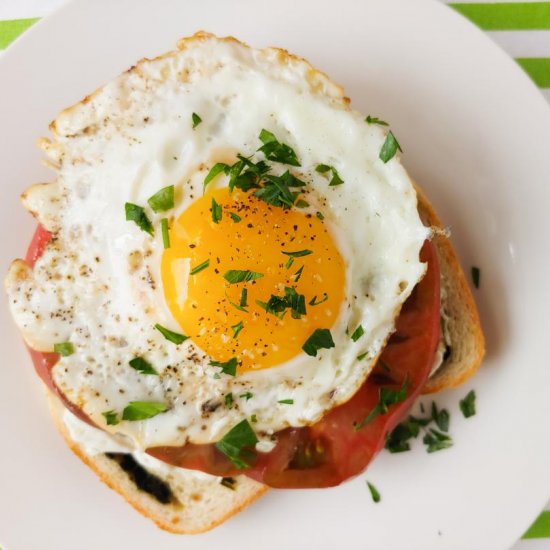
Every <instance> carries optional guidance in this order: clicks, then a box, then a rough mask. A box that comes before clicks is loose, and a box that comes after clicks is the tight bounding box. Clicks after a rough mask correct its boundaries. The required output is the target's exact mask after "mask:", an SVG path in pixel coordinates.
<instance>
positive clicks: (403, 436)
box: [386, 415, 431, 453]
mask: <svg viewBox="0 0 550 550" xmlns="http://www.w3.org/2000/svg"><path fill="white" fill-rule="evenodd" d="M430 422H431V419H430V418H416V417H415V416H412V415H411V416H409V418H407V420H405V421H403V422H401V424H398V425H397V426H396V427H395V429H393V430H392V431H391V432H390V433H389V434H388V435H387V437H386V449H388V451H390V453H402V452H405V451H410V450H411V446H410V443H409V440H410V439H414V438H416V437H418V434H419V433H420V428H421V427H424V426H427V425H428V424H429V423H430Z"/></svg>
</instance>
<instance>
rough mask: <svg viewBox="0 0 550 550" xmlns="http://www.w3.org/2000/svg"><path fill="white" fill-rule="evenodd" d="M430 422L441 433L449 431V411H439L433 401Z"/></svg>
mask: <svg viewBox="0 0 550 550" xmlns="http://www.w3.org/2000/svg"><path fill="white" fill-rule="evenodd" d="M432 420H433V421H434V422H435V423H436V425H437V427H438V428H439V429H440V430H441V431H442V432H448V431H449V423H450V420H451V417H450V415H449V411H448V410H447V409H441V410H439V409H438V408H437V405H436V403H435V401H433V402H432Z"/></svg>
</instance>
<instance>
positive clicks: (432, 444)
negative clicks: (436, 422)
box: [422, 428, 453, 453]
mask: <svg viewBox="0 0 550 550" xmlns="http://www.w3.org/2000/svg"><path fill="white" fill-rule="evenodd" d="M422 442H423V443H424V444H425V445H426V450H427V451H428V453H435V452H436V451H442V450H443V449H448V448H449V447H452V446H453V440H452V439H451V438H450V436H448V435H447V434H444V433H442V432H440V431H438V430H435V429H434V428H430V429H429V432H428V433H427V434H426V435H425V436H424V438H423V439H422Z"/></svg>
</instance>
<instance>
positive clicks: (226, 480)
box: [220, 477, 237, 491]
mask: <svg viewBox="0 0 550 550" xmlns="http://www.w3.org/2000/svg"><path fill="white" fill-rule="evenodd" d="M220 484H221V485H223V486H224V487H227V488H228V489H231V490H232V491H234V490H235V487H236V485H237V480H236V479H235V478H233V477H222V480H221V481H220Z"/></svg>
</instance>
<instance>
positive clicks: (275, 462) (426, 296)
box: [147, 242, 440, 488]
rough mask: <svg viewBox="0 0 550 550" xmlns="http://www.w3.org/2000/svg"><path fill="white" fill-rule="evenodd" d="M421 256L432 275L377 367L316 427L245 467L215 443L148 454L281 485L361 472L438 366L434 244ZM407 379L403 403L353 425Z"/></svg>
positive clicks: (336, 479)
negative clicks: (384, 391)
mask: <svg viewBox="0 0 550 550" xmlns="http://www.w3.org/2000/svg"><path fill="white" fill-rule="evenodd" d="M420 257H421V259H422V261H424V262H427V263H428V269H427V273H426V275H425V277H424V278H423V279H422V281H421V282H420V283H419V284H418V285H417V286H416V288H415V289H414V291H413V293H412V294H411V296H410V297H409V299H408V300H407V301H406V302H405V304H404V305H403V308H402V310H401V313H400V315H399V317H398V318H397V321H396V331H395V332H394V334H393V335H392V336H391V337H390V339H389V341H388V344H387V346H386V348H385V349H384V351H383V353H382V355H381V357H380V360H379V361H378V364H377V366H376V368H375V370H374V372H373V373H372V374H371V375H370V376H369V378H368V379H367V381H366V382H365V383H364V384H363V385H362V386H361V388H360V389H359V390H358V391H357V393H356V394H355V395H354V396H353V397H352V398H351V399H350V400H349V401H348V402H347V403H344V404H343V405H340V406H338V407H336V408H334V409H333V410H331V411H330V412H329V413H327V414H326V415H325V416H324V417H323V418H322V419H321V420H320V421H319V422H317V423H316V424H314V425H312V426H308V427H305V428H292V429H286V430H283V431H281V432H279V433H278V434H277V445H276V446H275V448H274V449H273V450H272V451H271V452H269V453H258V456H257V460H256V462H255V463H254V464H253V465H252V466H251V467H250V468H247V469H246V470H239V469H236V468H235V466H233V464H232V463H231V462H230V461H229V460H228V459H227V458H226V457H225V456H224V455H223V454H222V453H221V452H219V451H218V450H217V449H216V448H215V447H214V445H194V444H187V445H185V446H183V447H155V448H152V449H148V451H147V452H148V453H149V454H151V455H152V456H154V457H156V458H159V459H161V460H163V461H165V462H168V463H170V464H173V465H175V466H181V467H185V468H191V469H197V470H202V471H204V472H207V473H211V474H215V475H223V476H230V475H238V474H243V473H244V474H246V475H247V476H249V477H251V478H254V479H256V480H258V481H261V482H262V483H265V484H266V485H269V486H271V487H278V488H308V487H330V486H334V485H338V484H339V483H341V482H342V481H344V480H346V479H348V478H350V477H352V476H354V475H357V474H359V473H360V472H362V471H363V470H364V469H365V468H366V466H367V465H368V464H369V462H370V461H371V460H372V459H373V458H374V456H375V455H376V454H377V453H378V451H379V450H380V449H381V448H382V446H383V445H384V441H385V437H386V434H388V433H389V432H390V431H391V430H392V429H393V428H394V427H395V426H396V425H397V423H398V422H399V421H400V420H401V419H402V418H403V417H404V416H405V415H406V413H407V411H408V410H409V408H410V407H411V405H412V404H413V402H414V400H415V399H416V398H417V397H418V395H419V394H420V391H421V390H422V387H423V386H424V384H425V383H426V380H427V379H428V376H429V373H430V369H431V367H432V365H433V361H434V356H435V352H436V349H437V345H438V342H439V334H440V333H439V331H440V328H439V327H440V288H439V278H440V275H439V266H438V263H437V257H436V254H435V249H434V246H433V245H432V244H431V243H430V242H426V243H425V244H424V246H423V248H422V252H421V255H420ZM406 381H407V382H406ZM403 384H407V397H406V399H405V400H403V401H401V402H399V403H396V404H394V405H390V406H389V407H388V411H387V412H386V413H385V414H379V415H378V416H376V417H375V418H374V419H373V420H372V421H371V422H369V423H368V424H367V425H366V426H364V427H363V428H361V429H359V430H356V429H355V426H356V425H357V424H359V423H360V422H361V421H362V420H363V419H364V418H366V417H367V415H368V414H369V413H370V412H371V411H372V410H373V409H374V408H375V407H376V405H377V404H378V401H379V392H380V389H381V388H383V387H384V388H389V389H393V390H396V391H397V390H399V389H400V388H401V387H402V386H403Z"/></svg>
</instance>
